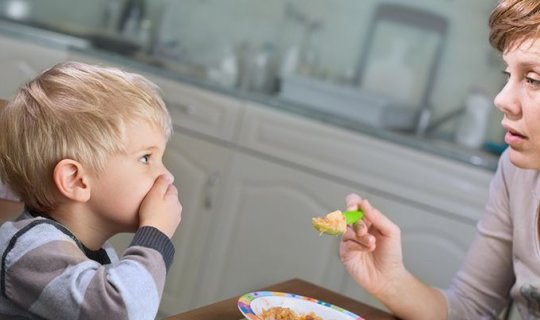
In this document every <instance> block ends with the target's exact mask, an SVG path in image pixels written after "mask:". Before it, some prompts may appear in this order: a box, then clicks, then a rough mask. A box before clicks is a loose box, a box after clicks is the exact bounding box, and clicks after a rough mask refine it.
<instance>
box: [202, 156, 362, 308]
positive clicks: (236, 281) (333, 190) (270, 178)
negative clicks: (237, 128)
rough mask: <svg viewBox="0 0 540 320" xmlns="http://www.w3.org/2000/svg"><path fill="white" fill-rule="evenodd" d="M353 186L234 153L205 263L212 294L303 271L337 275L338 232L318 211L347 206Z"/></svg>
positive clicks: (206, 292) (207, 290)
mask: <svg viewBox="0 0 540 320" xmlns="http://www.w3.org/2000/svg"><path fill="white" fill-rule="evenodd" d="M351 188H352V187H351V186H348V185H343V184H340V183H336V182H335V181H332V180H330V179H326V178H324V177H320V176H318V175H313V174H311V173H309V172H305V171H303V170H298V169H297V168H295V167H294V166H288V165H287V164H286V163H280V162H279V161H274V160H273V159H265V158H264V157H263V156H259V155H252V154H249V152H246V153H244V152H238V153H236V154H235V155H234V157H233V160H232V167H231V168H230V171H229V179H228V180H227V185H226V187H225V189H224V190H223V200H224V201H223V202H222V206H221V207H220V210H219V211H220V212H219V213H218V214H216V216H215V219H214V223H215V225H216V227H215V228H214V230H213V232H212V234H211V235H210V237H211V241H210V242H209V244H210V246H209V247H208V248H207V249H206V251H207V253H206V260H204V261H205V262H204V264H203V265H202V266H201V267H202V270H201V272H202V273H201V277H200V279H199V281H200V286H199V288H198V291H197V292H196V294H197V298H198V299H201V301H203V300H206V301H205V302H211V301H216V300H220V299H224V298H226V297H228V296H233V295H237V294H239V293H242V292H247V291H249V290H254V289H256V288H258V287H262V286H266V285H268V284H270V283H273V282H275V281H280V280H283V279H289V278H295V277H301V278H302V279H306V280H308V281H310V282H315V283H324V284H325V286H327V285H328V287H330V288H333V287H335V286H334V285H333V284H332V282H330V281H327V279H332V277H333V274H332V273H333V271H334V269H335V268H334V266H335V265H338V264H339V256H338V252H337V245H338V241H339V238H338V237H328V236H320V235H319V234H318V233H317V232H316V231H315V230H314V229H313V227H312V226H311V218H312V217H314V216H318V215H322V214H325V213H326V212H329V211H332V210H334V209H335V208H336V207H342V206H343V203H344V195H345V194H346V193H347V192H349V191H350V190H351Z"/></svg>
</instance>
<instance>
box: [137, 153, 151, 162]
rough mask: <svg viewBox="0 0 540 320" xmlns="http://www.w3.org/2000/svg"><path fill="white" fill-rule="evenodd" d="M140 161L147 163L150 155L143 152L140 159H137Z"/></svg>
mask: <svg viewBox="0 0 540 320" xmlns="http://www.w3.org/2000/svg"><path fill="white" fill-rule="evenodd" d="M139 161H140V162H142V163H144V164H148V163H149V162H150V155H149V154H145V155H144V156H142V157H141V158H140V159H139Z"/></svg>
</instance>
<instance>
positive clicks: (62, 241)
mask: <svg viewBox="0 0 540 320" xmlns="http://www.w3.org/2000/svg"><path fill="white" fill-rule="evenodd" d="M0 254H1V256H2V260H1V269H0V271H1V273H0V291H1V292H0V314H2V315H5V316H9V318H22V319H154V318H155V316H156V314H157V311H158V307H159V303H160V300H161V295H162V293H163V287H164V285H165V276H166V272H167V270H168V268H169V266H170V264H171V263H172V259H173V256H174V246H173V244H172V242H171V241H170V239H169V238H168V237H167V236H165V235H164V234H163V233H161V232H160V231H159V230H158V229H156V228H153V227H142V228H140V229H139V230H138V231H137V232H136V233H135V236H134V238H133V241H132V242H131V244H130V246H129V247H128V248H127V249H126V250H125V252H124V254H123V256H122V257H121V258H118V256H117V254H116V252H115V251H114V249H113V248H112V247H111V246H110V245H108V244H106V245H104V247H103V248H101V249H99V250H97V251H92V250H90V249H88V248H86V247H85V246H84V245H83V244H82V243H81V242H80V241H79V240H78V239H77V238H76V237H75V236H74V235H73V234H72V233H71V232H70V231H69V230H68V229H67V228H66V227H64V226H63V225H61V224H60V223H58V222H56V221H54V220H52V219H47V218H44V217H33V216H32V215H30V214H29V213H28V212H25V213H23V214H22V215H21V216H20V217H19V218H18V219H17V220H16V221H9V222H6V223H4V224H3V225H2V226H1V227H0Z"/></svg>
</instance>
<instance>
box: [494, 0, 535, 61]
mask: <svg viewBox="0 0 540 320" xmlns="http://www.w3.org/2000/svg"><path fill="white" fill-rule="evenodd" d="M489 28H490V33H489V42H490V44H491V45H492V46H493V47H494V48H495V49H497V50H499V51H500V52H505V51H506V50H510V49H512V48H514V47H516V46H519V45H520V44H521V43H523V41H525V40H527V39H529V38H536V37H538V35H539V30H540V1H538V0H502V1H500V2H499V4H498V5H497V7H496V8H495V9H494V10H493V12H492V13H491V16H490V17H489Z"/></svg>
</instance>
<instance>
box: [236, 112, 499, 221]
mask: <svg viewBox="0 0 540 320" xmlns="http://www.w3.org/2000/svg"><path fill="white" fill-rule="evenodd" d="M239 144H240V145H241V146H242V147H245V148H249V149H252V150H256V151H258V152H261V153H264V154H267V155H268V156H271V157H275V158H280V159H284V160H286V161H291V162H294V163H296V164H298V165H301V166H303V167H306V168H310V169H315V170H317V171H319V172H320V173H321V174H324V175H331V176H334V177H336V178H338V179H342V180H343V181H345V182H349V183H353V184H356V185H358V186H359V187H361V188H363V189H367V190H373V191H374V192H375V193H377V194H381V195H387V197H389V198H395V199H396V200H399V201H405V202H409V203H411V204H412V205H414V206H421V207H425V209H426V210H428V211H429V210H434V209H435V210H441V211H442V212H445V213H447V214H449V215H454V216H459V217H461V218H466V219H467V220H468V221H469V222H471V223H473V222H474V221H475V220H477V219H478V218H479V217H480V216H481V214H482V210H483V207H484V204H485V201H486V200H487V193H488V185H489V181H490V179H491V177H492V175H493V174H492V173H491V172H488V171H486V170H482V169H479V168H474V167H472V166H468V165H465V164H461V163H458V162H455V161H452V160H448V159H445V158H442V157H438V156H435V155H431V154H428V153H425V152H421V151H417V150H413V149H410V148H408V147H404V146H400V145H397V144H394V143H391V142H388V141H384V140H381V139H377V138H373V137H369V136H366V135H361V134H358V133H354V132H351V131H347V130H343V129H340V128H337V127H334V126H330V125H326V124H323V123H320V122H317V121H314V120H310V119H306V118H304V117H300V116H297V115H294V114H291V113H287V112H283V111H279V110H275V109H271V108H270V107H264V106H259V105H255V104H250V105H249V106H248V107H247V108H246V112H245V126H243V128H242V131H241V133H240V138H239ZM351 191H354V190H351Z"/></svg>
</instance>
